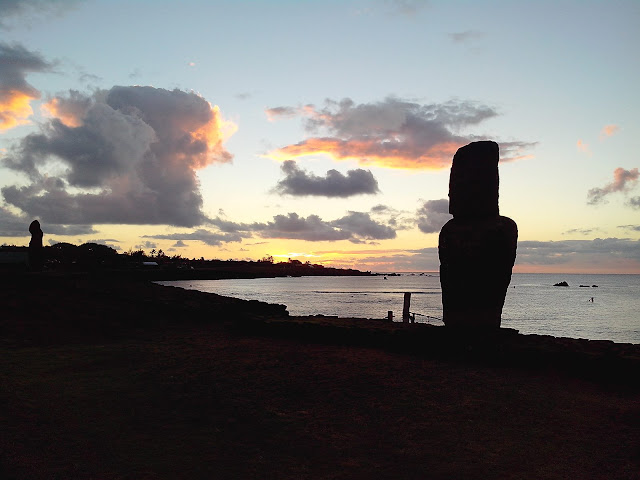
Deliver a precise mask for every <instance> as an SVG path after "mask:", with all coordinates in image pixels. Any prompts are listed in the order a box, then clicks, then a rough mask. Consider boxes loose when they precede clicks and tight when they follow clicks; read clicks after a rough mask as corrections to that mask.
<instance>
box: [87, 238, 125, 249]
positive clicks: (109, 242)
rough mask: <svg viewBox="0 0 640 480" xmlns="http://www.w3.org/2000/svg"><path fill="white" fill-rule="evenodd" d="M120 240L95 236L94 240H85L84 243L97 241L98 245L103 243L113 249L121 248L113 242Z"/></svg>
mask: <svg viewBox="0 0 640 480" xmlns="http://www.w3.org/2000/svg"><path fill="white" fill-rule="evenodd" d="M119 241H120V240H116V239H114V238H97V239H95V240H87V241H86V242H84V243H97V244H98V245H105V246H107V247H109V248H113V249H114V250H122V248H120V246H119V245H116V244H115V243H113V242H119Z"/></svg>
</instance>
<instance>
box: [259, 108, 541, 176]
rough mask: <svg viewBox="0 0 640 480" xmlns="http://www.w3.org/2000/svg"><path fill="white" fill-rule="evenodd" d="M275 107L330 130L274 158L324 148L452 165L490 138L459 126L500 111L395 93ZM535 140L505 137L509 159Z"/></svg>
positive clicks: (411, 165) (426, 165)
mask: <svg viewBox="0 0 640 480" xmlns="http://www.w3.org/2000/svg"><path fill="white" fill-rule="evenodd" d="M269 111H270V112H272V117H271V118H277V117H278V116H294V115H300V116H303V117H304V126H305V128H306V130H307V132H309V133H317V132H326V133H327V135H324V136H314V137H311V138H308V139H306V140H303V141H301V142H298V143H296V144H292V145H287V146H285V147H282V148H280V149H278V150H275V151H273V152H270V153H269V155H268V156H269V157H271V158H274V159H277V160H290V159H292V158H297V157H301V156H306V155H318V154H324V155H329V156H330V157H332V158H333V159H335V160H349V159H351V160H357V161H358V162H360V163H361V164H364V165H378V166H383V167H389V168H406V169H441V168H445V167H449V166H450V164H451V159H452V157H453V155H454V153H455V152H456V150H457V149H458V148H459V147H461V146H463V145H465V144H467V143H469V142H471V141H474V140H480V139H483V138H484V137H477V136H471V135H460V134H457V133H454V132H457V131H459V130H460V129H462V128H466V127H469V126H474V125H477V124H479V123H481V122H483V121H484V120H487V119H490V118H493V117H495V116H497V115H498V113H497V112H496V110H494V109H493V108H492V107H489V106H486V105H480V104H476V103H473V102H465V101H451V102H447V103H443V104H429V105H421V104H418V103H413V102H409V101H405V100H402V99H398V98H393V97H389V98H386V99H385V100H383V101H381V102H376V103H365V104H355V103H354V102H353V100H351V99H349V98H345V99H343V100H341V101H339V102H336V101H333V100H327V101H326V103H325V106H324V107H323V108H320V109H319V108H317V107H315V106H313V105H307V106H305V107H303V108H294V107H276V108H272V109H269ZM273 112H278V115H274V114H273ZM533 145H534V144H532V143H524V142H517V141H516V142H505V143H503V144H502V153H503V161H508V160H514V159H517V158H522V154H521V153H520V151H521V150H523V149H527V148H529V147H531V146H533Z"/></svg>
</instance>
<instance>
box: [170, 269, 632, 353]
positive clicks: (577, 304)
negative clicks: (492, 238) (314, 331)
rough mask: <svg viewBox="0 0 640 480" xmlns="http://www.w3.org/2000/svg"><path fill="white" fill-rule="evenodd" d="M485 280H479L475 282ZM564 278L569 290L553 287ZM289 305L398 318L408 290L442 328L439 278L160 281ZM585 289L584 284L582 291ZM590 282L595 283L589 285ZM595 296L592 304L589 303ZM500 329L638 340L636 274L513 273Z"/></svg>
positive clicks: (425, 317) (420, 316) (414, 308)
mask: <svg viewBox="0 0 640 480" xmlns="http://www.w3.org/2000/svg"><path fill="white" fill-rule="evenodd" d="M478 281H479V282H481V281H482V277H481V276H479V277H478ZM560 281H566V282H567V283H568V284H569V287H554V286H553V284H554V283H557V282H560ZM158 283H161V284H163V285H173V286H177V287H182V288H188V289H195V290H200V291H203V292H213V293H217V294H219V295H225V296H230V297H236V298H242V299H245V300H261V301H263V302H269V303H281V304H284V305H287V310H288V311H289V313H290V314H291V315H314V314H323V315H338V316H340V317H358V318H386V316H387V311H389V310H392V311H393V314H394V317H395V319H396V320H400V318H401V317H402V306H403V298H404V293H405V292H411V312H415V313H416V314H417V315H416V321H417V322H425V323H432V324H435V325H442V321H441V320H440V319H441V318H442V293H441V289H440V279H439V277H438V275H437V274H417V273H416V274H402V275H401V276H387V277H386V278H385V277H384V276H371V277H297V278H291V277H286V278H258V279H250V280H247V279H242V280H184V281H172V282H158ZM580 285H588V287H580ZM592 285H598V287H597V288H596V287H593V286H592ZM591 297H593V302H591ZM502 326H503V327H507V328H515V329H517V330H519V331H520V333H525V334H532V333H535V334H541V335H554V336H559V337H572V338H588V339H591V340H613V341H615V342H623V343H640V275H583V274H574V275H569V274H560V275H556V274H553V275H551V274H513V277H512V279H511V285H510V287H509V290H508V292H507V298H506V301H505V305H504V310H503V313H502Z"/></svg>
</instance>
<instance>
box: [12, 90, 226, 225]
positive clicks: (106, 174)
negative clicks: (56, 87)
mask: <svg viewBox="0 0 640 480" xmlns="http://www.w3.org/2000/svg"><path fill="white" fill-rule="evenodd" d="M46 108H47V110H48V111H49V113H50V114H51V115H53V117H54V118H52V119H50V120H49V121H48V122H46V123H45V124H44V125H43V127H42V130H41V132H40V133H33V134H30V135H28V136H26V137H25V138H23V139H22V140H21V142H20V143H19V144H17V145H14V146H13V147H12V149H11V150H10V153H9V154H8V155H7V156H6V158H4V159H3V162H4V165H5V166H6V167H8V168H11V169H14V170H16V171H20V172H23V173H25V174H26V175H28V177H29V179H30V181H31V183H30V184H29V185H27V186H24V187H18V186H7V187H4V188H3V189H2V193H3V195H4V198H5V200H6V201H7V202H8V203H10V204H12V205H14V206H16V207H18V208H20V209H21V210H23V211H24V212H26V213H27V214H29V215H30V216H34V217H39V218H40V219H41V220H42V221H44V222H45V223H49V224H101V223H102V224H168V225H175V226H186V227H192V226H196V225H201V224H202V223H203V222H204V221H205V220H206V216H205V215H204V213H203V212H202V196H201V194H200V190H199V183H198V178H197V175H196V172H197V170H200V169H202V168H205V167H207V166H208V165H211V164H213V163H225V162H229V161H231V159H232V155H231V154H230V153H229V152H228V151H226V150H225V148H224V147H223V145H222V143H223V141H224V140H225V137H226V136H228V135H230V134H232V133H233V131H234V128H235V126H234V125H233V124H230V123H226V122H224V120H223V119H222V118H221V115H220V112H219V110H218V108H217V107H214V106H212V105H211V104H209V102H207V101H206V100H205V99H204V98H202V97H200V96H199V95H197V94H195V93H192V92H184V91H181V90H177V89H176V90H165V89H161V88H153V87H137V86H136V87H122V86H116V87H113V88H111V89H110V90H101V91H96V92H95V93H94V94H93V95H91V96H86V95H83V94H81V93H79V92H75V91H71V92H69V94H68V95H67V96H64V97H62V96H59V97H56V98H53V99H51V100H50V101H49V102H48V104H47V107H46ZM51 172H56V173H54V174H51Z"/></svg>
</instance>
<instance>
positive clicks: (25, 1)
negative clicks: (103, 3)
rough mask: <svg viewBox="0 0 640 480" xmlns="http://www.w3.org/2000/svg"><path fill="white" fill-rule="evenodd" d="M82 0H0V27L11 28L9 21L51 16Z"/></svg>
mask: <svg viewBox="0 0 640 480" xmlns="http://www.w3.org/2000/svg"><path fill="white" fill-rule="evenodd" d="M79 2H80V0H64V1H51V0H0V29H2V28H9V27H10V25H9V21H10V20H13V19H18V20H22V21H25V20H26V21H27V22H29V21H30V20H31V18H34V17H44V18H50V17H51V15H60V14H61V13H63V12H65V11H67V10H69V9H71V8H73V7H75V5H76V4H77V3H79Z"/></svg>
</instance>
